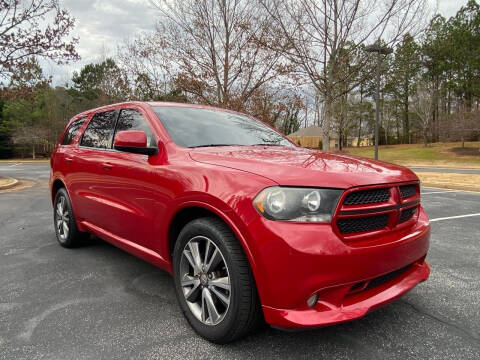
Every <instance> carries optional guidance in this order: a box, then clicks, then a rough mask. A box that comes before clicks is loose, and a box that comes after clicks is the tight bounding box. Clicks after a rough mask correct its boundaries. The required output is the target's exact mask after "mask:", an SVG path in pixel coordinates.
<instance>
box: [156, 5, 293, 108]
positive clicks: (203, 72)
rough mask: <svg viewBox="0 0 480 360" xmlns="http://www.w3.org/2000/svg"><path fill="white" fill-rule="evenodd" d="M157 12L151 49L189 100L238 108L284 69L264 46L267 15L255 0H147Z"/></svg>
mask: <svg viewBox="0 0 480 360" xmlns="http://www.w3.org/2000/svg"><path fill="white" fill-rule="evenodd" d="M151 3H152V4H153V5H154V6H155V7H156V8H157V9H158V10H159V13H160V15H161V17H160V21H159V23H158V25H157V31H156V34H155V37H156V39H157V44H158V45H157V49H159V51H161V52H162V53H163V56H164V57H165V58H166V59H168V61H169V63H170V64H169V70H170V72H172V73H173V74H174V76H173V78H174V79H175V83H176V84H177V85H178V86H179V87H180V88H181V89H183V91H185V92H186V93H187V94H188V95H189V96H190V98H191V99H193V100H194V101H198V102H202V103H207V104H212V105H218V106H222V107H229V108H233V109H238V110H243V109H244V107H245V103H247V102H248V101H249V100H250V99H251V98H252V96H254V95H255V92H257V91H260V90H261V88H262V87H263V86H264V85H265V84H266V83H267V82H268V81H270V80H272V79H274V78H277V77H278V75H279V74H281V73H282V72H283V71H284V70H285V69H284V66H283V64H282V62H281V57H280V51H279V50H274V51H266V49H264V47H263V46H262V41H263V40H264V38H265V37H266V36H268V34H269V28H270V23H271V17H270V16H268V14H266V12H265V11H263V10H262V9H261V8H259V7H258V3H257V2H256V0H151Z"/></svg>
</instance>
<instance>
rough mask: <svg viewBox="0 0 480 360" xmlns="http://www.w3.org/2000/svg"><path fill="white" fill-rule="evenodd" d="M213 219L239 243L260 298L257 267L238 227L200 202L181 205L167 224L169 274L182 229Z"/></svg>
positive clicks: (226, 217)
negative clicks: (228, 230) (226, 229)
mask: <svg viewBox="0 0 480 360" xmlns="http://www.w3.org/2000/svg"><path fill="white" fill-rule="evenodd" d="M207 216H210V217H215V218H217V219H220V220H221V221H222V222H223V223H224V224H226V225H227V226H228V227H229V229H230V230H232V232H233V234H234V235H235V237H236V238H237V240H238V241H239V243H240V245H241V246H242V249H243V251H244V253H245V255H246V257H247V260H248V262H249V264H250V269H251V270H252V274H253V278H254V281H255V285H256V287H257V291H258V294H259V296H261V289H260V287H259V284H260V282H259V281H257V280H258V276H257V265H256V263H255V257H254V254H253V252H252V250H253V249H251V247H250V246H249V244H248V242H247V240H246V238H245V236H244V235H243V234H242V232H241V230H240V229H239V227H238V226H237V225H236V224H235V222H234V221H233V220H232V219H231V218H230V217H229V216H227V214H225V212H223V211H221V210H219V209H218V208H216V207H214V206H212V205H210V204H207V203H202V202H188V203H185V204H183V206H182V207H181V208H180V209H178V210H177V211H176V212H175V214H174V215H173V217H172V219H171V221H170V222H169V226H168V233H167V234H168V235H167V238H168V241H167V242H166V246H167V249H166V251H167V254H168V257H169V260H170V261H169V262H170V267H171V268H170V272H172V253H173V249H174V248H175V242H176V241H177V238H178V235H179V234H180V231H181V230H182V228H183V227H184V226H185V225H186V224H187V223H188V222H190V221H192V220H195V219H197V218H201V217H207Z"/></svg>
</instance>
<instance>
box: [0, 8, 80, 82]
mask: <svg viewBox="0 0 480 360" xmlns="http://www.w3.org/2000/svg"><path fill="white" fill-rule="evenodd" d="M49 17H53V20H52V21H51V23H48V22H47V21H46V18H49ZM73 26H74V19H73V18H72V17H71V16H70V15H69V13H68V12H67V11H66V10H64V9H62V8H60V5H59V2H58V0H3V1H0V77H3V78H7V77H9V76H10V75H11V74H12V73H14V72H15V71H18V70H19V69H21V68H24V67H27V66H29V64H31V62H30V59H31V58H33V57H44V58H48V59H51V60H54V61H55V62H57V63H58V64H61V63H63V62H67V61H69V60H77V59H78V58H79V56H78V54H77V52H76V51H75V45H76V44H77V43H78V40H77V39H75V38H73V39H70V40H65V39H66V38H68V35H69V33H70V30H71V29H72V28H73Z"/></svg>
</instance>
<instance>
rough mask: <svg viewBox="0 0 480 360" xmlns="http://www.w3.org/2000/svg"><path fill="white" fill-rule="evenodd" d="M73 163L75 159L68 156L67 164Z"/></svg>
mask: <svg viewBox="0 0 480 360" xmlns="http://www.w3.org/2000/svg"><path fill="white" fill-rule="evenodd" d="M72 161H73V158H71V157H69V156H66V157H65V162H67V163H71V162H72Z"/></svg>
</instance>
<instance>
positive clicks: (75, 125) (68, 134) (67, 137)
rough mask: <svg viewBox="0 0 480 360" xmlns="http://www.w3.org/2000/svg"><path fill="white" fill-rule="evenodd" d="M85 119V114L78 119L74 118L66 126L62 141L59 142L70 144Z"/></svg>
mask: <svg viewBox="0 0 480 360" xmlns="http://www.w3.org/2000/svg"><path fill="white" fill-rule="evenodd" d="M86 119H87V117H86V116H85V117H82V118H80V119H77V120H74V121H73V122H72V123H71V124H70V126H69V127H68V129H67V131H65V134H64V135H63V139H62V142H61V143H60V144H61V145H70V144H71V143H72V142H73V139H75V137H76V136H77V135H78V132H79V131H80V128H81V127H82V125H83V123H84V122H85V120H86Z"/></svg>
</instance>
